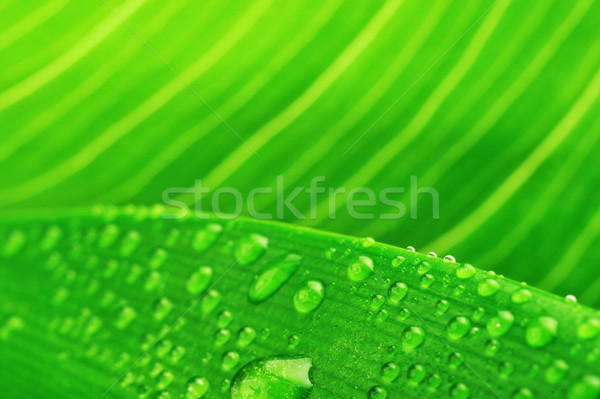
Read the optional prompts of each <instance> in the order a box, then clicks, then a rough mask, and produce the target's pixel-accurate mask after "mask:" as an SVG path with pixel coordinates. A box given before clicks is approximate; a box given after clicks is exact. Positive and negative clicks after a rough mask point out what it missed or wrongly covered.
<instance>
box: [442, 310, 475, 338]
mask: <svg viewBox="0 0 600 399" xmlns="http://www.w3.org/2000/svg"><path fill="white" fill-rule="evenodd" d="M470 328H471V321H470V320H469V319H468V318H466V317H464V316H457V317H455V318H453V319H452V320H450V322H449V323H448V325H447V326H446V332H447V334H448V337H450V339H453V340H458V339H460V338H462V337H464V336H465V335H466V334H467V333H468V332H469V329H470Z"/></svg>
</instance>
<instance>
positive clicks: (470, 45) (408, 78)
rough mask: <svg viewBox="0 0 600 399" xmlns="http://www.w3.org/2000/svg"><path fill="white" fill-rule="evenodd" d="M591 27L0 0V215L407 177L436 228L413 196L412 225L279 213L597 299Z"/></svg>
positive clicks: (459, 17)
mask: <svg viewBox="0 0 600 399" xmlns="http://www.w3.org/2000/svg"><path fill="white" fill-rule="evenodd" d="M111 8H112V10H111ZM599 19H600V3H599V2H594V1H591V0H576V1H568V2H565V1H560V0H544V1H525V0H514V1H508V0H499V1H497V2H493V1H490V0H486V1H479V0H469V1H467V0H464V1H450V0H436V1H433V0H431V1H430V0H427V1H422V0H404V1H399V0H389V1H368V2H365V1H342V0H328V1H324V2H308V1H295V0H293V1H285V2H284V1H273V0H257V1H252V2H250V1H221V0H219V1H217V0H209V1H202V2H198V1H171V2H164V1H157V0H128V1H122V0H119V1H116V0H110V1H108V2H107V3H105V2H103V1H102V0H98V1H86V2H79V1H78V2H76V1H67V0H51V1H43V2H34V1H30V0H27V1H17V0H4V1H3V2H2V3H0V64H1V69H0V126H1V127H2V134H1V135H0V165H1V168H2V169H1V170H2V173H1V175H0V207H1V208H2V210H3V211H4V212H15V211H16V210H24V209H40V208H44V209H46V208H50V209H53V208H69V207H78V206H88V205H92V204H96V203H104V204H129V203H134V204H154V203H157V202H161V201H162V192H163V190H165V189H166V188H169V187H178V186H191V185H192V184H194V181H195V180H199V179H201V180H202V181H203V184H204V185H206V186H208V187H211V188H216V187H219V186H231V187H235V188H237V189H239V190H240V191H241V192H242V193H243V194H244V195H246V194H248V192H250V191H251V190H252V189H254V188H256V187H262V186H266V187H274V186H275V182H276V178H277V176H278V175H281V176H283V177H284V178H285V182H286V185H288V186H289V187H297V186H298V187H307V186H308V185H309V184H310V181H311V179H312V178H313V177H315V176H325V177H326V179H327V184H328V185H330V186H332V187H338V186H344V187H346V188H348V189H350V188H352V187H358V186H365V187H370V188H372V189H374V190H377V191H378V190H381V189H383V188H385V187H389V186H401V187H409V185H410V176H411V175H414V176H417V177H418V179H419V186H421V187H422V186H432V187H434V188H435V189H436V190H438V192H439V194H440V218H439V220H438V219H434V218H433V216H432V213H431V211H430V208H431V199H430V198H429V197H427V196H423V200H422V203H421V204H420V206H419V211H420V212H419V217H418V218H417V219H416V220H412V219H410V218H409V217H404V218H402V219H400V220H375V221H368V220H356V219H354V218H352V217H350V216H348V214H347V213H346V212H339V213H338V217H337V218H336V219H335V220H329V219H327V218H326V217H321V218H319V220H317V221H313V222H307V221H297V220H295V219H294V217H293V215H286V220H287V221H289V222H291V223H304V224H308V225H311V226H313V227H317V228H322V229H325V230H330V231H336V232H342V233H345V234H351V235H359V236H372V237H374V238H375V239H377V240H379V241H382V242H386V243H390V244H396V245H401V246H407V245H412V246H414V247H415V248H416V249H417V250H418V251H435V252H436V253H438V254H439V255H445V254H452V255H454V256H455V257H456V258H457V260H459V261H468V262H471V263H473V264H475V265H477V266H479V267H481V268H484V269H492V270H495V271H496V272H497V273H501V274H504V275H506V276H508V277H511V278H514V279H517V280H524V281H527V282H528V283H530V284H532V285H535V286H538V287H541V288H544V289H548V290H550V291H553V292H555V293H557V294H560V295H566V294H575V295H576V296H577V297H578V298H579V300H580V301H581V302H583V303H586V304H589V305H592V306H595V307H598V305H600V273H599V271H600V267H599V264H600V246H599V245H598V244H599V243H600V237H599V236H600V208H599V206H598V205H599V202H600V196H599V194H598V187H600V162H598V151H599V150H600V112H599V111H600V100H599V98H598V97H599V95H600V70H599V68H598V67H599V66H600V31H599V28H598V21H599ZM163 61H164V62H163ZM165 64H167V65H165ZM183 81H185V82H187V83H189V85H190V86H191V88H192V89H190V88H189V87H186V85H185V84H184V82H183ZM216 114H218V116H217V115H216ZM219 116H220V117H219ZM221 118H222V119H223V120H224V121H225V123H224V122H223V121H222V120H221ZM242 140H243V141H242ZM251 148H252V149H253V150H254V151H256V153H258V155H259V156H257V155H256V154H255V153H254V152H253V150H252V149H251ZM259 199H260V201H261V202H259V204H258V205H259V206H258V209H259V210H261V211H263V212H274V211H275V204H274V202H273V201H272V197H271V198H269V197H267V196H264V197H259ZM428 201H429V202H428ZM295 205H297V207H298V208H299V209H301V210H303V211H304V212H308V207H309V205H310V204H309V203H308V202H307V201H306V199H300V200H298V202H297V203H295ZM321 206H322V204H321ZM223 207H224V209H226V208H227V204H223ZM385 211H389V209H387V208H386V209H385ZM321 214H322V213H321Z"/></svg>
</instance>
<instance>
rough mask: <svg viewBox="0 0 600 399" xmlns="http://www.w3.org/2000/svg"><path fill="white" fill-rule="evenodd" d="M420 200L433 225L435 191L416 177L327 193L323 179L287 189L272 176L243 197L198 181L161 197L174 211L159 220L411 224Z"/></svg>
mask: <svg viewBox="0 0 600 399" xmlns="http://www.w3.org/2000/svg"><path fill="white" fill-rule="evenodd" d="M425 197H429V198H430V201H425V202H426V203H429V202H430V203H431V210H429V211H428V212H427V215H428V217H432V218H433V219H439V212H440V198H439V193H438V191H437V190H436V189H435V188H433V187H419V185H418V179H417V177H416V176H411V177H410V184H409V186H408V188H406V187H400V186H391V187H384V188H382V189H380V190H374V189H372V188H369V187H352V188H347V187H332V186H330V185H328V184H327V179H326V177H325V176H316V177H314V178H313V179H312V180H311V181H310V184H308V186H304V187H298V186H295V187H288V186H287V185H286V184H285V179H284V177H283V176H277V180H276V184H275V187H256V188H254V189H252V190H250V191H249V192H248V193H247V194H246V195H244V194H242V192H241V191H240V190H238V189H237V188H235V187H229V186H225V187H218V188H216V189H214V190H212V189H211V188H210V187H207V186H204V185H203V184H202V180H196V181H195V184H194V185H193V186H191V187H170V188H167V189H165V190H164V191H163V194H162V199H163V202H164V203H165V205H167V206H168V207H170V209H173V210H174V211H173V212H172V213H169V212H167V213H165V215H164V216H163V218H164V219H181V218H184V217H187V216H189V215H190V213H191V212H193V214H194V215H195V216H196V217H198V218H207V217H208V215H209V214H212V215H214V216H216V217H218V218H221V219H226V220H230V219H235V218H237V217H239V216H242V215H247V216H250V217H252V218H255V219H259V220H283V219H289V218H295V219H298V220H323V219H336V218H337V217H338V215H340V214H341V213H346V214H347V215H348V216H350V217H352V218H354V219H361V220H376V219H380V220H394V219H402V218H405V217H409V218H411V219H417V218H418V217H419V199H423V198H425ZM224 203H227V204H228V205H229V206H228V209H227V211H225V210H224V209H223V204H224ZM259 203H260V204H261V205H262V207H261V206H259ZM265 204H267V206H265ZM299 204H302V205H299ZM261 208H262V209H261Z"/></svg>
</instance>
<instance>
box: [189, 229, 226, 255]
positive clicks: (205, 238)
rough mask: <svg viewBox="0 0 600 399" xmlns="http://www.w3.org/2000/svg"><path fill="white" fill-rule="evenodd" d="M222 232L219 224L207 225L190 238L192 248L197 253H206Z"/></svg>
mask: <svg viewBox="0 0 600 399" xmlns="http://www.w3.org/2000/svg"><path fill="white" fill-rule="evenodd" d="M222 230H223V226H221V225H220V224H209V225H208V226H206V227H205V228H203V229H202V230H199V231H197V232H196V234H195V235H194V237H193V238H192V243H191V244H192V248H193V249H194V250H195V251H196V252H199V253H202V252H205V251H207V250H208V249H209V248H210V247H212V245H213V244H214V243H215V242H216V241H217V239H218V238H219V236H220V235H221V231H222Z"/></svg>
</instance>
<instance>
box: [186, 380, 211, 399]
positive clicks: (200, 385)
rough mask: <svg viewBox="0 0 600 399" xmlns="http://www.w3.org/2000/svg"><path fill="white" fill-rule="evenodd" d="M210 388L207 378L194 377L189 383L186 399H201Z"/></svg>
mask: <svg viewBox="0 0 600 399" xmlns="http://www.w3.org/2000/svg"><path fill="white" fill-rule="evenodd" d="M209 387H210V384H209V383H208V380H207V379H206V378H202V377H194V378H192V379H190V380H189V381H188V382H187V386H186V389H185V399H200V398H202V397H203V396H204V395H205V394H206V392H208V389H209Z"/></svg>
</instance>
